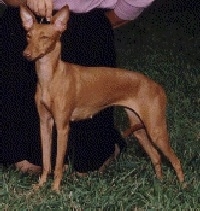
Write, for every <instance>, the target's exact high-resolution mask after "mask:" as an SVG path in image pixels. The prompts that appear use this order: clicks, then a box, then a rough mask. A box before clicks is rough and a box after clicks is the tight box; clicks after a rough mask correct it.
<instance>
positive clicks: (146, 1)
mask: <svg viewBox="0 0 200 211" xmlns="http://www.w3.org/2000/svg"><path fill="white" fill-rule="evenodd" d="M153 1H154V0H117V2H116V4H115V8H114V11H115V14H116V15H117V16H118V17H119V18H121V19H122V20H134V19H136V18H137V17H138V16H139V15H140V14H141V13H142V12H143V10H144V9H145V8H146V7H148V6H149V5H150V4H151V3H152V2H153Z"/></svg>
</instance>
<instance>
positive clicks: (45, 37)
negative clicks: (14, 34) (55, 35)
mask: <svg viewBox="0 0 200 211" xmlns="http://www.w3.org/2000/svg"><path fill="white" fill-rule="evenodd" d="M40 39H49V37H47V36H42V37H40Z"/></svg>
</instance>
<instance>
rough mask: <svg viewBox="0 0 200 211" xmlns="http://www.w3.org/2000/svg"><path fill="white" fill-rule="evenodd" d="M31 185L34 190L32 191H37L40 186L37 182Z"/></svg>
mask: <svg viewBox="0 0 200 211" xmlns="http://www.w3.org/2000/svg"><path fill="white" fill-rule="evenodd" d="M32 187H33V190H34V191H38V190H39V189H40V187H41V186H40V185H39V184H33V186H32Z"/></svg>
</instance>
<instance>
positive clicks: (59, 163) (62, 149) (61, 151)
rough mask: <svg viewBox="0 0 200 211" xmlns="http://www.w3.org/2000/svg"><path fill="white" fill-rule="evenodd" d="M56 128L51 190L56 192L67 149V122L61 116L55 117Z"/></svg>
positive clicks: (58, 187)
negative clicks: (54, 161) (55, 153)
mask: <svg viewBox="0 0 200 211" xmlns="http://www.w3.org/2000/svg"><path fill="white" fill-rule="evenodd" d="M63 116H64V114H63ZM56 128H57V156H56V166H55V172H54V183H53V185H52V190H54V191H56V192H58V191H59V189H60V183H61V180H62V176H63V163H64V157H65V154H66V150H67V143H68V132H69V122H68V121H66V120H63V117H62V118H61V119H57V121H56Z"/></svg>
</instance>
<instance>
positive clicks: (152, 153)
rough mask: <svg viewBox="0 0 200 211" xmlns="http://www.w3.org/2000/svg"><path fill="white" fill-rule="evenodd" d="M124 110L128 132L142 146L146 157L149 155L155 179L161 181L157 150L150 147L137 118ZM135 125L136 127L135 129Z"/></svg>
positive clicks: (129, 111)
mask: <svg viewBox="0 0 200 211" xmlns="http://www.w3.org/2000/svg"><path fill="white" fill-rule="evenodd" d="M125 110H126V113H127V115H128V119H129V121H130V131H131V132H132V133H133V135H134V136H135V137H136V138H137V139H138V142H139V143H140V145H142V147H143V148H144V150H145V151H146V153H147V155H149V157H150V159H151V161H152V163H153V165H154V168H155V172H156V177H157V178H158V179H161V178H162V169H161V158H160V155H159V153H158V151H157V149H156V148H155V147H154V146H153V145H152V143H151V141H150V139H149V137H148V136H147V133H146V130H145V129H144V125H143V123H142V122H141V120H140V119H139V117H138V116H137V115H136V114H135V113H134V112H133V111H131V110H130V109H125ZM135 125H136V126H137V127H135ZM130 131H129V132H130Z"/></svg>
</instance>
